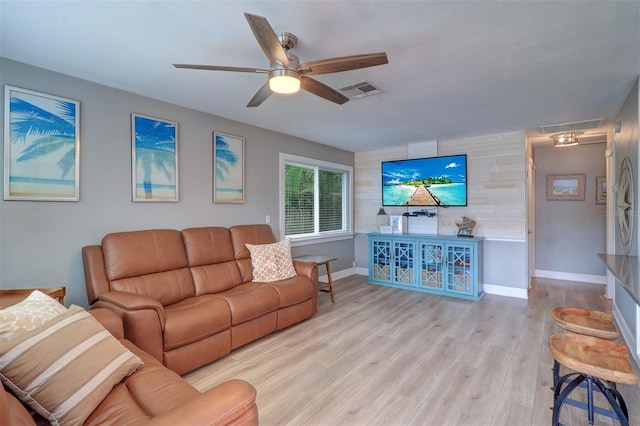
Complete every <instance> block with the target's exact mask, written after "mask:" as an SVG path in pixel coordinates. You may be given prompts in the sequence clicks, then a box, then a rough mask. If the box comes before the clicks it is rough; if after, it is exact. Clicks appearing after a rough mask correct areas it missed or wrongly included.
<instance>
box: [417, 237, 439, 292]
mask: <svg viewBox="0 0 640 426" xmlns="http://www.w3.org/2000/svg"><path fill="white" fill-rule="evenodd" d="M442 253H443V246H442V244H440V243H420V286H421V287H424V288H429V289H433V290H443V274H442V272H443V259H442Z"/></svg>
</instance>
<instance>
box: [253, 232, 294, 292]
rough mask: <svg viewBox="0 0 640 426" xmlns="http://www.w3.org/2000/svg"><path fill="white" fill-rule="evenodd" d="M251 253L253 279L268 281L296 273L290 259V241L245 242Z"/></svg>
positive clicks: (281, 278) (288, 276)
mask: <svg viewBox="0 0 640 426" xmlns="http://www.w3.org/2000/svg"><path fill="white" fill-rule="evenodd" d="M245 245H246V246H247V249H249V252H250V253H251V266H252V267H253V281H260V282H270V281H278V280H284V279H286V278H291V277H293V276H295V275H296V270H295V268H294V267H293V259H291V241H290V240H288V239H286V240H283V241H280V242H279V243H273V244H245Z"/></svg>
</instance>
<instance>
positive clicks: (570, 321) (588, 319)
mask: <svg viewBox="0 0 640 426" xmlns="http://www.w3.org/2000/svg"><path fill="white" fill-rule="evenodd" d="M551 316H552V317H553V319H554V320H555V322H556V324H558V325H559V326H560V327H562V328H564V329H565V330H568V331H572V332H574V333H578V334H586V335H587V336H594V337H600V338H602V339H609V340H615V339H617V338H618V337H620V332H618V330H616V327H615V325H614V323H613V315H609V314H607V313H605V312H600V311H593V310H589V309H583V308H575V307H571V306H558V307H556V308H553V310H552V311H551ZM559 378H560V364H559V363H558V362H557V361H556V362H554V363H553V388H555V387H556V385H557V384H558V379H559Z"/></svg>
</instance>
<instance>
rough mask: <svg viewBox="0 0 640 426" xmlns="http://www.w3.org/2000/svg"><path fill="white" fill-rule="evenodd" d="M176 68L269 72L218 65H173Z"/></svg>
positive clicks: (266, 71) (267, 71)
mask: <svg viewBox="0 0 640 426" xmlns="http://www.w3.org/2000/svg"><path fill="white" fill-rule="evenodd" d="M173 66H174V67H176V68H188V69H192V70H207V71H235V72H252V73H260V74H267V73H269V70H263V69H260V68H243V67H222V66H216V65H192V64H173Z"/></svg>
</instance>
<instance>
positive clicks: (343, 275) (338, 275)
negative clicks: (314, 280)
mask: <svg viewBox="0 0 640 426" xmlns="http://www.w3.org/2000/svg"><path fill="white" fill-rule="evenodd" d="M322 269H324V268H322ZM353 274H354V268H347V269H343V270H342V271H335V272H334V271H331V279H332V280H333V281H335V280H339V279H340V278H346V277H349V276H351V275H353ZM318 281H320V282H321V283H327V282H329V280H328V279H327V276H326V275H320V276H318Z"/></svg>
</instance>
